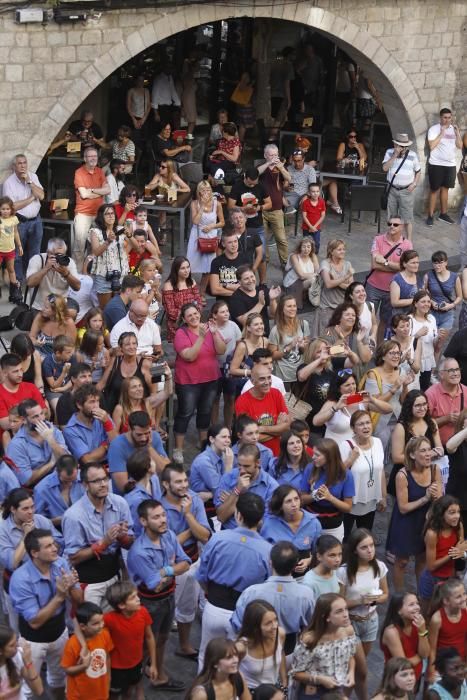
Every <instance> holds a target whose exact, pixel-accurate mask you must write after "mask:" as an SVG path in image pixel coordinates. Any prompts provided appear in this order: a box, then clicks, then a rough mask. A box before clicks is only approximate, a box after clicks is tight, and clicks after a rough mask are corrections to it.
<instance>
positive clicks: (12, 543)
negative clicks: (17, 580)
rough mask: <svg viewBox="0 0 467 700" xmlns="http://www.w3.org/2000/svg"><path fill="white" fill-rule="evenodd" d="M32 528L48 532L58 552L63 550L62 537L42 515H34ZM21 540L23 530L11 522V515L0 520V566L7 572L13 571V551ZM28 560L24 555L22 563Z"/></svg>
mask: <svg viewBox="0 0 467 700" xmlns="http://www.w3.org/2000/svg"><path fill="white" fill-rule="evenodd" d="M34 527H36V528H40V529H43V530H50V531H51V533H52V537H53V538H54V540H55V541H56V543H57V544H58V546H59V548H60V551H62V550H63V535H62V534H61V533H60V532H59V531H58V530H57V529H56V528H55V527H54V525H53V523H52V522H51V521H50V520H49V519H48V518H44V516H43V515H39V514H38V513H36V514H35V515H34ZM23 539H24V530H23V529H22V528H21V527H18V526H17V525H16V523H15V521H14V520H13V515H9V516H8V518H6V520H0V564H1V565H2V566H3V567H5V569H8V570H9V571H12V570H13V560H14V556H15V551H16V548H17V546H18V545H19V543H20V542H22V541H23ZM28 559H29V555H28V554H25V555H24V557H23V560H22V561H23V562H25V561H27V560H28Z"/></svg>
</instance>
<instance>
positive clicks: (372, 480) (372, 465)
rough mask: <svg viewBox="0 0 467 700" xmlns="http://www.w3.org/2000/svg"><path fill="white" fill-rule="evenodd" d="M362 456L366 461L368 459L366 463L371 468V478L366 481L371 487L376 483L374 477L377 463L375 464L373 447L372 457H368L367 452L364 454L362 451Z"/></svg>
mask: <svg viewBox="0 0 467 700" xmlns="http://www.w3.org/2000/svg"><path fill="white" fill-rule="evenodd" d="M362 457H364V458H365V461H366V463H367V464H368V468H369V470H370V478H369V479H368V481H367V482H366V485H367V486H368V488H369V489H370V488H371V487H372V486H374V485H375V480H374V479H373V477H374V475H375V464H374V461H373V450H372V449H371V450H370V459H368V457H367V456H366V455H365V454H363V453H362Z"/></svg>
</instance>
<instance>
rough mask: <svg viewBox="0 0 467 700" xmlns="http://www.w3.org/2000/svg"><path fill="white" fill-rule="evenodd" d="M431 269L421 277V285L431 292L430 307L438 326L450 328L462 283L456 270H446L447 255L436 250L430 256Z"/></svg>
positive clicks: (460, 294)
mask: <svg viewBox="0 0 467 700" xmlns="http://www.w3.org/2000/svg"><path fill="white" fill-rule="evenodd" d="M431 264H432V269H431V270H429V272H427V273H426V274H425V276H424V278H423V286H424V287H425V289H427V290H428V291H429V292H430V294H431V308H432V313H433V316H434V317H435V321H436V325H437V326H438V328H446V329H447V330H451V328H452V327H453V325H454V316H455V308H456V306H458V305H459V304H460V303H461V301H462V285H461V280H460V277H459V275H458V274H457V272H451V271H450V270H448V256H447V254H446V253H445V252H444V250H437V251H436V252H435V253H433V255H432V256H431Z"/></svg>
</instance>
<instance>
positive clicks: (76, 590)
mask: <svg viewBox="0 0 467 700" xmlns="http://www.w3.org/2000/svg"><path fill="white" fill-rule="evenodd" d="M24 545H25V547H26V552H27V553H28V555H29V557H30V560H29V561H27V562H26V563H25V564H23V566H21V567H20V568H19V569H17V570H16V571H15V572H14V574H13V576H12V577H11V581H10V595H11V599H12V602H13V606H14V609H15V610H16V612H17V613H18V619H19V630H20V634H21V636H22V637H24V638H25V639H27V640H28V642H29V644H30V646H31V657H32V662H33V664H34V667H35V668H36V670H37V672H38V673H39V672H40V668H41V667H42V664H44V663H45V664H46V665H47V683H48V685H49V687H50V690H51V692H52V694H53V697H55V698H59V697H64V695H65V673H64V671H63V669H62V667H61V665H60V662H61V658H62V654H63V649H64V647H65V644H66V641H67V639H68V631H67V629H66V624H65V602H66V601H67V599H68V600H69V601H70V602H71V603H73V604H75V605H80V603H82V601H83V593H82V591H81V588H80V586H79V582H78V576H77V574H76V571H74V570H71V569H70V567H69V565H68V562H67V561H66V559H64V558H63V557H59V556H58V548H57V545H56V543H55V540H54V538H53V536H52V532H51V531H50V530H45V529H34V530H31V532H28V534H27V535H26V537H25V540H24ZM24 691H25V694H26V696H27V697H31V695H32V693H31V691H30V690H29V688H27V687H26V685H25V686H24Z"/></svg>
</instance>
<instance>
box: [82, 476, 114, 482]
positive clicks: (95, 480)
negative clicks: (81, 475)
mask: <svg viewBox="0 0 467 700" xmlns="http://www.w3.org/2000/svg"><path fill="white" fill-rule="evenodd" d="M108 480H109V477H108V476H101V477H100V479H93V480H92V481H90V480H88V481H86V483H87V484H106V483H107V482H108Z"/></svg>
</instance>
